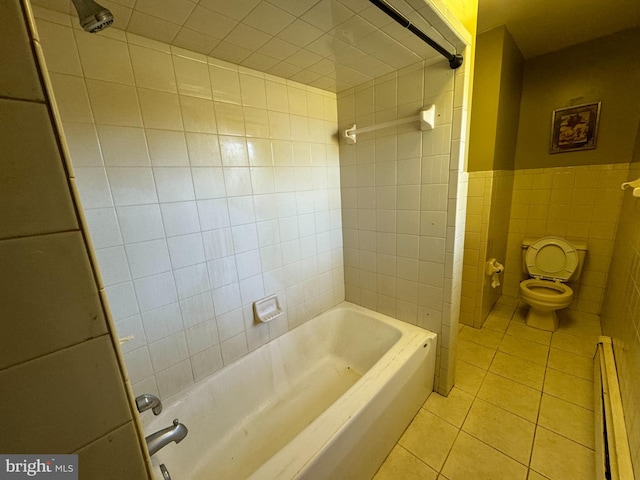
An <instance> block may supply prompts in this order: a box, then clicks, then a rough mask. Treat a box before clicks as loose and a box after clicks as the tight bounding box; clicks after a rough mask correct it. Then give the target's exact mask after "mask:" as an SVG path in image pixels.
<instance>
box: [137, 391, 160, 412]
mask: <svg viewBox="0 0 640 480" xmlns="http://www.w3.org/2000/svg"><path fill="white" fill-rule="evenodd" d="M136 407H138V411H139V412H140V413H142V412H145V411H147V410H149V409H151V411H152V412H153V414H154V415H160V412H162V402H161V401H160V399H159V398H158V397H156V396H155V395H151V394H150V393H143V394H142V395H138V396H137V397H136Z"/></svg>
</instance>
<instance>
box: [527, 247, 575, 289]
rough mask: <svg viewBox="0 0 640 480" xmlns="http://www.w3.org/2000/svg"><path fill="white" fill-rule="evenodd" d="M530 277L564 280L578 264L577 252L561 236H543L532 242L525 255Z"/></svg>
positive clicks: (567, 278)
mask: <svg viewBox="0 0 640 480" xmlns="http://www.w3.org/2000/svg"><path fill="white" fill-rule="evenodd" d="M525 259H526V263H527V270H528V272H529V275H531V276H532V277H537V278H543V279H546V280H559V281H561V282H566V281H567V280H569V278H570V277H571V275H573V272H575V270H576V267H577V266H578V253H577V252H576V249H575V248H574V247H573V246H572V245H571V244H570V243H569V242H567V241H565V240H563V239H561V238H555V237H545V238H541V239H540V240H538V241H537V242H535V243H533V244H532V245H531V246H530V247H529V248H528V249H527V254H526V256H525Z"/></svg>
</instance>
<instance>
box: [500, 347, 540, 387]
mask: <svg viewBox="0 0 640 480" xmlns="http://www.w3.org/2000/svg"><path fill="white" fill-rule="evenodd" d="M489 371H490V372H493V373H495V374H497V375H501V376H503V377H507V378H508V379H510V380H513V381H515V382H518V383H522V384H523V385H526V386H527V387H531V388H535V389H536V390H542V384H543V383H544V372H545V368H544V366H542V365H539V364H537V363H533V362H530V361H528V360H524V359H522V358H518V357H514V356H513V355H509V354H507V353H503V352H498V353H496V356H495V357H494V359H493V362H491V366H490V367H489Z"/></svg>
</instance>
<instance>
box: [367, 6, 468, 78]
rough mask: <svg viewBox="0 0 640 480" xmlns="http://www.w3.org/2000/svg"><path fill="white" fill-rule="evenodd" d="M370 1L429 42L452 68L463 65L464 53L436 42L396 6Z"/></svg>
mask: <svg viewBox="0 0 640 480" xmlns="http://www.w3.org/2000/svg"><path fill="white" fill-rule="evenodd" d="M369 1H370V2H371V3H373V4H374V5H375V6H376V7H378V8H379V9H380V10H382V11H383V12H384V13H386V14H387V15H389V16H390V17H391V18H393V19H394V20H395V21H396V22H397V23H399V24H400V25H402V26H403V27H404V28H406V29H408V30H409V31H410V32H411V33H413V34H414V35H416V36H417V37H418V38H420V39H421V40H422V41H424V42H425V43H426V44H428V45H429V46H430V47H431V48H433V49H434V50H435V51H436V52H438V53H439V54H440V55H442V56H443V57H445V58H446V59H447V60H449V66H450V67H451V68H452V69H454V70H455V69H456V68H458V67H459V66H461V65H462V61H463V58H462V55H460V54H459V53H449V52H448V51H447V50H446V49H445V48H443V47H442V46H441V45H440V44H439V43H437V42H435V41H434V40H433V39H431V38H430V37H429V36H428V35H427V34H426V33H424V32H423V31H422V30H420V29H419V28H418V27H416V26H415V25H414V24H412V23H411V21H410V20H409V19H408V18H406V17H405V16H404V15H402V14H401V13H400V12H399V11H397V10H396V9H395V8H393V7H392V6H391V5H389V4H388V3H387V2H386V1H385V0H369Z"/></svg>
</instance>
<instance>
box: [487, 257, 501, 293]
mask: <svg viewBox="0 0 640 480" xmlns="http://www.w3.org/2000/svg"><path fill="white" fill-rule="evenodd" d="M502 272H504V265H502V264H501V263H500V262H498V261H497V260H496V259H495V258H492V259H490V260H489V261H488V262H487V275H489V276H491V288H498V287H499V286H500V278H499V277H498V274H500V273H502Z"/></svg>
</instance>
